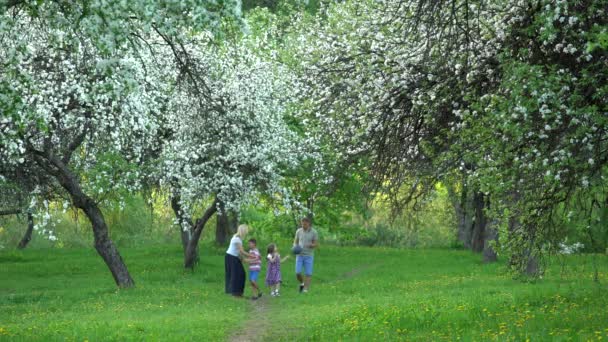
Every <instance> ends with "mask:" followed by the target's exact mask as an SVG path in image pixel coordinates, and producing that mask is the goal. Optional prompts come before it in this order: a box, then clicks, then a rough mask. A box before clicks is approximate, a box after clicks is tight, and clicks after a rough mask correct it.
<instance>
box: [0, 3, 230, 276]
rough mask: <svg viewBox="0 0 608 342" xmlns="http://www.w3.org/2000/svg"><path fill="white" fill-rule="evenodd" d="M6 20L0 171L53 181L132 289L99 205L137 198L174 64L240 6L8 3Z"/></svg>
mask: <svg viewBox="0 0 608 342" xmlns="http://www.w3.org/2000/svg"><path fill="white" fill-rule="evenodd" d="M0 15H1V18H0V46H2V49H0V63H1V66H2V67H1V68H0V90H1V91H0V112H2V116H1V117H0V158H1V159H2V160H3V169H2V171H3V173H5V172H6V173H7V174H9V173H11V172H13V171H12V170H14V169H18V168H21V167H23V166H24V165H27V167H28V168H29V170H30V171H31V172H32V173H34V174H42V175H48V176H50V177H51V179H52V180H53V181H54V182H55V183H56V184H57V185H59V186H58V187H54V188H55V189H61V191H62V192H65V194H67V196H68V197H69V199H70V200H71V202H72V203H73V205H74V206H75V207H77V208H79V209H81V210H83V211H84V213H85V214H86V216H87V217H88V218H89V220H90V222H91V225H92V230H93V235H94V238H95V248H96V250H97V252H98V253H99V254H100V256H101V257H102V258H103V260H104V261H105V263H106V264H107V266H108V267H109V269H110V271H111V273H112V275H113V277H114V280H115V282H116V283H117V285H118V286H120V287H130V286H133V284H134V282H133V280H132V278H131V276H130V275H129V272H128V270H127V267H126V265H125V264H124V262H123V261H122V258H121V256H120V254H119V252H118V250H117V248H116V246H115V245H114V243H113V242H112V240H111V239H110V237H109V234H108V229H107V225H106V223H105V220H104V217H103V214H102V211H101V210H100V207H99V204H100V202H101V201H103V200H104V198H105V197H106V196H107V195H108V194H112V193H115V192H120V191H133V190H135V189H137V187H138V183H139V182H138V179H139V178H140V174H139V173H140V168H139V166H140V164H141V162H142V159H141V155H142V154H143V152H145V151H146V149H147V148H149V146H150V145H152V144H154V143H156V142H157V141H158V139H156V138H155V137H156V135H157V128H158V127H159V124H158V118H159V117H160V115H161V111H162V109H163V106H165V105H166V104H167V101H168V100H167V98H168V97H167V96H168V94H170V92H171V90H172V88H173V87H174V84H175V83H176V80H175V75H177V74H178V73H177V72H176V71H175V70H174V69H175V68H174V67H173V65H174V64H175V63H174V62H175V60H177V61H179V62H183V61H184V60H185V59H186V58H187V57H186V56H185V55H184V51H185V49H186V48H185V45H186V41H187V39H188V37H189V35H190V34H191V32H192V31H197V30H201V31H202V30H204V29H214V28H217V27H218V25H219V22H220V18H221V17H225V16H235V15H238V11H237V6H236V3H232V2H230V1H219V2H213V3H209V4H202V3H200V2H197V1H181V2H163V1H104V0H100V1H76V2H70V3H69V4H68V3H64V2H61V1H57V2H56V1H8V2H3V3H1V4H0ZM180 66H181V67H182V69H183V68H185V67H187V66H186V65H185V64H184V63H181V64H180ZM4 166H6V167H7V168H5V167H4ZM11 169H12V170H11Z"/></svg>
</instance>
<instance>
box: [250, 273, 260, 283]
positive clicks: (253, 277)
mask: <svg viewBox="0 0 608 342" xmlns="http://www.w3.org/2000/svg"><path fill="white" fill-rule="evenodd" d="M259 275H260V271H249V281H258V276H259Z"/></svg>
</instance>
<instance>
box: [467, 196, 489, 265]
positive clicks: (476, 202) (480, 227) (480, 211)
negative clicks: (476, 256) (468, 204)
mask: <svg viewBox="0 0 608 342" xmlns="http://www.w3.org/2000/svg"><path fill="white" fill-rule="evenodd" d="M473 207H474V209H475V224H474V226H473V232H472V234H471V249H472V250H473V251H474V252H478V253H479V252H482V251H483V247H484V234H485V228H486V224H487V218H486V214H485V212H484V208H485V199H484V195H483V194H482V193H481V192H475V194H474V195H473Z"/></svg>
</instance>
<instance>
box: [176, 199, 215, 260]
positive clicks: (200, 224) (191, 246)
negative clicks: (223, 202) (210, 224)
mask: <svg viewBox="0 0 608 342" xmlns="http://www.w3.org/2000/svg"><path fill="white" fill-rule="evenodd" d="M217 205H218V204H217V201H214V202H213V203H212V204H211V206H210V207H209V208H207V210H205V213H204V214H203V216H202V217H201V218H199V219H198V220H196V224H195V225H194V227H193V229H192V237H191V238H190V241H188V246H187V247H186V253H185V255H184V267H185V268H189V269H194V265H195V264H196V261H197V260H198V241H199V239H200V238H201V234H202V233H203V229H204V228H205V224H207V221H209V219H210V218H211V217H212V216H213V214H215V212H216V211H217Z"/></svg>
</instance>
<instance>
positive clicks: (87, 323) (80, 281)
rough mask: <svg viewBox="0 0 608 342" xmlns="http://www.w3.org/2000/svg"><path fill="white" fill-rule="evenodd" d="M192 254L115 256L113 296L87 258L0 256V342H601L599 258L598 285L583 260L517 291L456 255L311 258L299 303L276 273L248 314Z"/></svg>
mask: <svg viewBox="0 0 608 342" xmlns="http://www.w3.org/2000/svg"><path fill="white" fill-rule="evenodd" d="M285 247H286V246H284V247H283V250H286V248H285ZM202 250H203V255H202V263H201V264H200V265H199V266H198V268H197V270H196V271H195V272H194V273H189V272H184V271H183V270H182V269H181V267H180V265H181V249H180V248H179V246H173V245H158V246H142V247H137V248H130V249H128V248H123V249H122V251H121V252H122V254H123V257H124V259H125V261H126V262H127V264H128V265H129V268H130V271H131V273H132V275H133V277H134V278H135V280H136V282H137V287H136V288H135V289H131V290H121V291H118V290H116V288H115V286H114V284H113V281H112V279H111V276H110V274H109V272H108V271H107V269H106V268H105V266H104V264H103V263H102V261H101V259H100V258H99V257H98V256H97V255H96V254H95V252H94V250H92V249H31V250H25V251H22V252H21V251H19V252H17V251H0V340H11V341H12V340H17V341H18V340H27V341H30V340H40V341H42V340H44V341H47V340H78V341H83V340H87V339H88V340H91V341H98V340H116V341H123V340H176V341H182V340H226V339H227V337H228V336H229V335H230V334H232V332H233V331H234V330H235V329H238V328H239V327H242V326H245V325H247V323H246V321H245V320H246V319H248V318H251V317H254V319H256V320H259V322H262V321H264V320H266V323H263V324H262V323H260V324H259V325H260V326H263V327H266V329H262V330H263V331H257V332H256V333H257V334H259V335H260V336H258V337H259V338H260V339H262V340H266V339H269V338H275V339H278V340H289V341H291V340H323V341H325V340H327V341H332V340H360V341H369V340H423V341H429V340H441V339H445V340H457V339H461V340H493V339H495V340H515V341H525V340H526V339H530V340H532V341H538V340H564V341H566V340H575V341H587V340H599V339H601V338H603V339H608V295H607V293H606V292H607V291H606V290H607V289H608V288H607V286H606V284H607V283H608V274H607V269H608V258H607V257H606V256H598V257H597V262H598V265H599V267H600V274H599V275H600V283H599V284H598V283H595V282H593V280H592V275H593V269H592V265H591V257H590V256H576V257H568V258H565V259H563V260H564V261H565V263H566V264H567V265H566V267H563V268H562V267H561V266H559V264H558V263H557V262H556V263H555V264H554V265H553V266H551V267H550V268H549V270H548V271H547V273H546V275H545V277H544V278H543V279H542V280H540V281H537V282H535V283H524V282H520V281H517V280H513V279H512V278H511V277H510V276H509V275H507V274H506V273H505V272H504V266H502V265H500V264H494V265H483V264H481V263H480V262H479V256H478V255H474V254H472V253H470V252H467V251H456V250H399V249H389V248H365V247H359V248H358V247H333V246H323V247H322V249H321V250H319V251H318V252H317V256H316V263H315V277H314V280H313V287H312V291H311V293H308V294H303V295H300V294H297V293H296V285H297V284H296V282H295V280H294V279H293V271H292V268H293V261H292V260H290V261H287V262H286V263H285V264H284V265H283V277H284V280H285V283H284V284H283V288H282V297H280V298H267V297H268V295H266V297H265V298H263V300H264V303H265V304H264V305H265V308H264V310H263V311H260V310H255V307H254V305H260V304H257V303H256V304H251V303H250V302H249V301H246V300H238V299H233V298H230V297H228V296H226V295H224V294H223V267H224V266H223V249H218V248H212V247H210V246H209V245H205V246H203V248H202ZM247 291H249V289H247ZM256 315H257V316H256ZM256 325H257V324H253V325H251V324H249V325H247V326H256Z"/></svg>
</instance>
